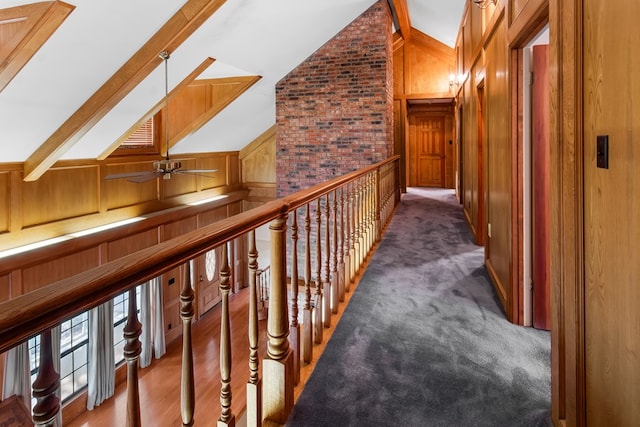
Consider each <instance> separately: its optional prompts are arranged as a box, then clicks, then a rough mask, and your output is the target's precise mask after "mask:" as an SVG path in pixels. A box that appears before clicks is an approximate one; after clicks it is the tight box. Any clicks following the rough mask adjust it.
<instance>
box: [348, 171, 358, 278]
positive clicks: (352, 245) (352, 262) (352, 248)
mask: <svg viewBox="0 0 640 427" xmlns="http://www.w3.org/2000/svg"><path fill="white" fill-rule="evenodd" d="M355 206H356V182H355V181H351V190H350V191H349V213H350V224H351V225H350V226H349V283H351V281H352V280H353V279H354V278H355V275H356V207H355Z"/></svg>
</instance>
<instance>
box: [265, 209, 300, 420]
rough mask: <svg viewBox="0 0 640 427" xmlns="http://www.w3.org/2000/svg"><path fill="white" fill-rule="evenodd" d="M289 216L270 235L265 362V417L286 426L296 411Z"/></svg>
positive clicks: (275, 224) (273, 225)
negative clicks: (289, 293) (289, 291)
mask: <svg viewBox="0 0 640 427" xmlns="http://www.w3.org/2000/svg"><path fill="white" fill-rule="evenodd" d="M286 224H287V215H286V214H284V215H283V216H281V217H280V218H277V219H274V220H273V221H272V222H271V224H270V226H269V230H270V231H271V267H270V269H271V291H270V295H269V317H268V320H267V340H268V341H267V355H266V357H265V359H264V360H263V362H262V367H263V369H262V371H263V375H262V376H263V380H264V382H263V411H262V412H263V416H264V419H265V420H269V421H272V422H276V423H280V424H284V423H285V421H286V420H287V417H288V416H289V413H290V412H291V409H292V408H293V351H292V350H291V348H289V341H288V339H287V337H288V335H289V319H288V310H287V271H286V268H287V267H286V261H287V249H286V229H287V225H286Z"/></svg>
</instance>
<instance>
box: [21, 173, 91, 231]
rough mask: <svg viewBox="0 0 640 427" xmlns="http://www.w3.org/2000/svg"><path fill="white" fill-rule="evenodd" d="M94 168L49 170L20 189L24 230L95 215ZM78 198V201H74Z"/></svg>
mask: <svg viewBox="0 0 640 427" xmlns="http://www.w3.org/2000/svg"><path fill="white" fill-rule="evenodd" d="M98 175H99V170H98V167H97V166H95V165H93V166H87V167H79V168H63V169H52V170H50V171H49V173H47V174H46V175H44V176H43V177H42V178H41V179H40V180H38V181H36V182H28V183H25V184H24V186H23V188H22V195H23V196H22V197H23V199H22V203H23V206H22V215H23V216H22V218H23V219H22V223H23V225H24V226H25V227H28V226H31V225H36V224H42V223H46V222H52V221H57V220H62V219H66V218H73V217H78V216H81V215H88V214H92V213H96V212H98V211H99V208H100V200H99V176H98ZM78 194H82V197H77V195H78Z"/></svg>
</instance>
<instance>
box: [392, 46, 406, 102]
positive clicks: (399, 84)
mask: <svg viewBox="0 0 640 427" xmlns="http://www.w3.org/2000/svg"><path fill="white" fill-rule="evenodd" d="M397 46H398V47H397V48H395V49H394V51H393V93H394V94H395V95H396V96H397V95H402V94H404V93H405V85H404V46H405V43H404V42H398V43H397ZM394 47H395V45H394Z"/></svg>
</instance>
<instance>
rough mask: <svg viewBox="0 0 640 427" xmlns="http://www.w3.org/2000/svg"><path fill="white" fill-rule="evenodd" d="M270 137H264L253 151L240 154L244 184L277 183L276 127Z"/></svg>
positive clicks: (258, 141)
mask: <svg viewBox="0 0 640 427" xmlns="http://www.w3.org/2000/svg"><path fill="white" fill-rule="evenodd" d="M272 129H273V131H272V132H270V133H269V134H268V135H264V136H263V137H262V138H260V139H259V140H256V142H257V144H256V145H254V146H252V147H251V148H252V149H251V151H248V152H245V151H244V150H242V151H241V152H240V161H241V168H242V182H243V183H246V182H261V183H273V184H275V182H276V135H275V127H272Z"/></svg>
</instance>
